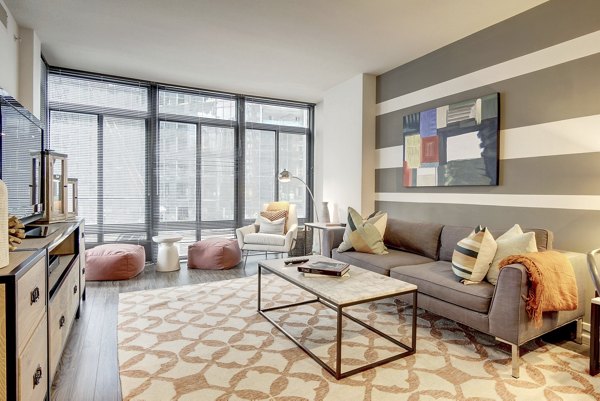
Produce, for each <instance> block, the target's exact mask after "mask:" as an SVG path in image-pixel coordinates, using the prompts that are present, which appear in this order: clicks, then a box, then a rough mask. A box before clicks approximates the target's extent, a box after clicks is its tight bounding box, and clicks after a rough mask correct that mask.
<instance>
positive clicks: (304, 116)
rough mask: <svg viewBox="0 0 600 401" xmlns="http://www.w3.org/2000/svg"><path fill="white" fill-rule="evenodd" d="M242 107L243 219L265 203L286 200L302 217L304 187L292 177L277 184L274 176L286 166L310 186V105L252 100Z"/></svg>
mask: <svg viewBox="0 0 600 401" xmlns="http://www.w3.org/2000/svg"><path fill="white" fill-rule="evenodd" d="M245 106H246V108H245V126H246V131H245V159H246V162H245V167H246V171H245V211H244V216H245V218H246V219H252V218H254V217H255V216H256V214H257V212H258V211H260V209H261V207H262V205H263V204H264V203H266V202H270V201H272V200H287V201H289V202H292V203H295V204H296V205H297V210H298V218H300V219H305V218H306V217H307V216H308V215H310V210H308V209H307V206H308V205H309V203H307V199H306V196H307V194H306V187H305V186H304V185H303V184H302V182H300V181H299V180H296V179H292V180H291V181H290V182H288V183H279V182H278V181H277V175H278V174H279V172H281V171H282V170H283V169H286V170H288V171H289V172H290V173H291V174H292V175H293V176H294V177H298V178H299V179H301V180H302V181H304V182H306V183H307V184H308V185H310V181H309V178H310V177H309V174H308V170H307V169H308V168H309V166H310V165H311V163H310V161H309V156H310V152H309V139H310V135H309V133H310V108H309V107H298V106H297V105H294V106H291V105H282V104H276V103H274V102H266V101H261V100H255V99H248V101H247V102H246V104H245Z"/></svg>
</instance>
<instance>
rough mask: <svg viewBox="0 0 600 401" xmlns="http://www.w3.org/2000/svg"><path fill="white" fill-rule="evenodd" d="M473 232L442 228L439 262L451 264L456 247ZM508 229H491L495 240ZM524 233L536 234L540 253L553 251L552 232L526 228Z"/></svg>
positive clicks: (459, 228)
mask: <svg viewBox="0 0 600 401" xmlns="http://www.w3.org/2000/svg"><path fill="white" fill-rule="evenodd" d="M471 230H473V227H463V226H444V228H442V234H441V236H440V257H439V260H444V261H447V262H450V261H451V260H452V253H453V252H454V247H455V246H456V244H457V243H458V241H460V240H461V239H463V238H465V237H466V236H467V235H469V233H470V232H471ZM506 231H508V229H503V230H495V229H493V228H492V229H491V231H490V232H491V233H492V235H493V236H494V238H497V237H499V236H501V235H502V234H504V233H505V232H506ZM523 232H526V233H527V232H534V233H535V242H536V243H537V247H538V251H540V252H542V251H545V250H547V249H552V241H553V239H554V235H553V234H552V231H549V230H545V229H542V228H524V229H523Z"/></svg>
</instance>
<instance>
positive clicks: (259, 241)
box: [244, 232, 286, 246]
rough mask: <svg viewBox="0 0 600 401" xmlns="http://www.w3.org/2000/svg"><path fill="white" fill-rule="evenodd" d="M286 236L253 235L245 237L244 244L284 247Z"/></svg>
mask: <svg viewBox="0 0 600 401" xmlns="http://www.w3.org/2000/svg"><path fill="white" fill-rule="evenodd" d="M285 238H286V237H285V236H284V235H277V234H265V233H260V232H258V233H253V234H248V235H245V236H244V243H246V244H254V245H273V246H283V245H284V244H285Z"/></svg>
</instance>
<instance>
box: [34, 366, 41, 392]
mask: <svg viewBox="0 0 600 401" xmlns="http://www.w3.org/2000/svg"><path fill="white" fill-rule="evenodd" d="M41 381H42V367H41V366H40V365H38V367H37V369H36V370H35V373H34V374H33V388H35V386H37V385H38V384H40V382H41Z"/></svg>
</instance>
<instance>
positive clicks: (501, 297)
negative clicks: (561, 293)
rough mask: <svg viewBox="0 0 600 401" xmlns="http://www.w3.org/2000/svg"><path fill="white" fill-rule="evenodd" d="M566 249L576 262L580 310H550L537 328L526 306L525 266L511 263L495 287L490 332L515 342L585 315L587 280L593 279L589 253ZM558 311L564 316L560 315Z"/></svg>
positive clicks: (519, 342) (572, 263) (570, 257)
mask: <svg viewBox="0 0 600 401" xmlns="http://www.w3.org/2000/svg"><path fill="white" fill-rule="evenodd" d="M559 252H564V251H559ZM564 253H565V254H566V256H567V257H568V258H569V261H570V262H571V265H573V270H574V272H575V278H576V280H577V292H578V297H579V302H578V307H577V310H575V311H566V312H547V313H545V316H544V322H543V325H542V327H540V328H535V327H534V324H533V322H532V321H531V320H530V319H529V316H528V315H527V311H526V310H525V306H526V300H527V290H528V283H527V281H528V278H527V272H526V270H525V267H524V266H523V265H521V264H512V265H508V266H505V267H504V268H503V269H502V270H500V274H499V275H498V283H497V284H496V288H495V289H494V295H493V297H492V303H491V305H490V312H489V325H490V326H489V327H490V334H492V335H494V336H495V337H497V338H500V339H502V340H504V341H507V342H509V343H511V344H519V345H520V344H522V343H524V342H526V341H528V340H530V339H532V338H535V337H537V336H539V335H542V334H544V333H546V332H548V331H550V330H552V329H554V328H556V327H558V326H560V325H562V324H564V323H566V321H568V320H569V319H571V318H576V317H577V316H582V315H583V313H584V308H585V305H587V304H589V299H588V298H589V297H588V295H587V294H588V291H587V284H586V283H587V282H589V280H587V276H588V273H587V268H586V265H585V255H584V254H580V253H575V252H564ZM558 314H564V316H563V317H559V315H558ZM565 316H566V317H565ZM563 320H565V321H563Z"/></svg>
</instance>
